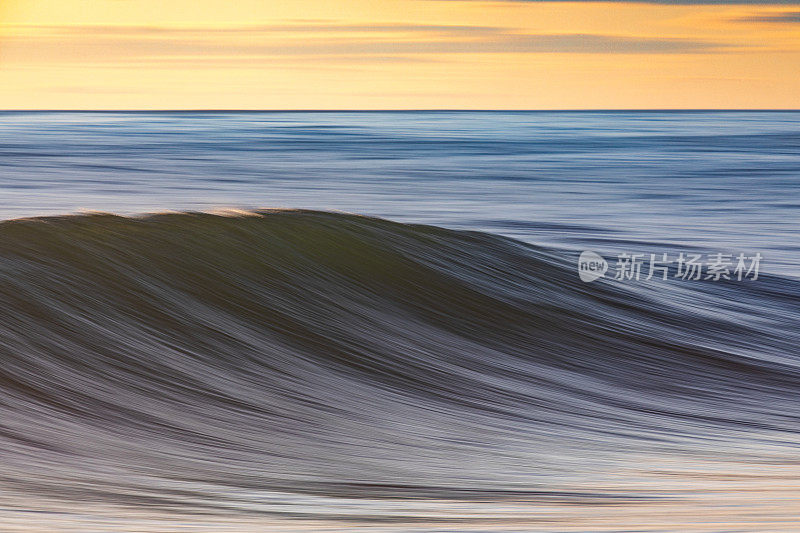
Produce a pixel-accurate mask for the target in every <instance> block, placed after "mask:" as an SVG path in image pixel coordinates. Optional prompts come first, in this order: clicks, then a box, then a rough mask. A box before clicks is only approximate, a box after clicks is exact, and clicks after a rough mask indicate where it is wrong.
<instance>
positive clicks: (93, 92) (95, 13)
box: [0, 0, 800, 109]
mask: <svg viewBox="0 0 800 533" xmlns="http://www.w3.org/2000/svg"><path fill="white" fill-rule="evenodd" d="M707 1H709V2H711V1H713V0H707ZM0 108H3V109H430V108H463V109H586V108H612V109H623V108H640V109H641V108H800V0H798V3H791V2H788V3H787V2H780V1H778V3H769V2H767V3H752V2H751V3H748V4H730V3H728V2H726V1H725V0H716V3H715V4H711V5H695V4H694V3H693V0H671V1H670V0H663V2H659V1H657V0H652V1H651V2H649V3H634V2H613V3H606V2H538V1H524V0H518V1H483V0H467V1H462V0H372V1H366V0H338V1H332V0H291V1H289V0H286V1H280V2H277V1H266V0H0Z"/></svg>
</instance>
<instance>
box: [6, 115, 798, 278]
mask: <svg viewBox="0 0 800 533" xmlns="http://www.w3.org/2000/svg"><path fill="white" fill-rule="evenodd" d="M0 198H2V200H3V201H2V205H0V218H16V217H24V216H32V215H41V214H63V213H69V212H75V211H78V210H101V211H111V212H115V213H123V214H133V213H141V212H149V211H160V210H165V209H175V210H185V209H215V208H225V207H235V208H240V207H244V208H257V207H295V208H311V209H324V210H329V209H330V210H341V211H349V212H354V213H360V214H369V215H376V216H382V217H388V218H391V219H395V220H399V221H403V222H423V223H429V224H435V225H440V226H446V227H453V228H468V229H478V230H483V231H490V232H493V233H501V234H505V235H510V236H513V237H516V238H519V239H523V240H527V241H529V242H539V243H544V244H550V245H556V246H567V247H570V248H587V247H591V248H593V249H597V250H598V251H601V252H607V253H611V254H616V253H619V252H622V251H627V250H629V249H641V250H642V251H645V252H659V251H662V250H664V251H667V250H673V249H678V248H681V249H683V248H686V247H687V246H697V247H700V248H702V249H703V250H707V251H711V252H716V251H731V252H739V251H743V252H756V251H760V252H762V253H763V255H764V256H765V258H766V261H765V264H764V268H766V269H768V270H773V271H776V272H781V273H784V274H792V275H796V274H797V265H798V263H799V262H800V240H799V239H798V230H797V223H798V220H800V112H777V111H776V112H764V111H759V112H723V111H715V112H698V111H692V112H680V111H669V112H652V111H651V112H635V111H629V112H444V111H442V112H224V113H219V112H217V113H215V112H137V113H126V112H115V113H101V112H93V113H83V112H66V113H65V112H4V113H0Z"/></svg>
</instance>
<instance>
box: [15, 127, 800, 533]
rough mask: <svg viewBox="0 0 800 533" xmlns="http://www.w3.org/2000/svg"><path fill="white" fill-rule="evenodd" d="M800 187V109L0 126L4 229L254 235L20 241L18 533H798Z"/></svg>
mask: <svg viewBox="0 0 800 533" xmlns="http://www.w3.org/2000/svg"><path fill="white" fill-rule="evenodd" d="M799 192H800V112H558V113H556V112H396V113H395V112H364V113H360V112H359V113H332V112H331V113H327V112H313V113H299V112H264V113H245V112H236V113H183V112H181V113H177V112H175V113H106V112H103V113H99V112H98V113H78V112H71V113H66V112H61V113H56V112H36V113H32V112H6V113H0V199H2V201H0V219H15V218H24V217H32V216H38V215H58V214H64V213H77V212H80V211H83V210H90V211H107V212H112V213H119V214H125V215H128V214H131V215H134V214H143V213H148V212H161V211H186V210H199V211H217V210H224V209H248V210H251V212H250V213H249V215H250V216H235V217H234V216H215V215H213V214H206V215H199V214H197V213H184V212H180V213H171V214H160V215H156V216H149V217H147V216H142V217H131V218H128V217H119V216H112V215H102V216H94V215H87V216H76V217H55V218H50V219H47V221H46V222H44V223H43V222H41V221H38V220H33V221H32V220H17V221H8V222H6V221H4V222H3V223H0V530H3V531H6V530H7V529H3V528H4V527H5V528H11V529H13V531H66V530H67V529H69V530H70V531H86V532H92V531H96V532H98V533H99V532H100V531H102V532H108V531H120V532H122V531H125V532H135V533H142V532H144V531H183V530H185V529H187V528H189V529H192V530H193V531H209V532H212V531H213V532H215V533H216V532H218V531H223V530H228V531H236V532H238V533H243V532H246V531H253V532H256V531H258V532H261V531H265V530H270V531H273V530H274V531H306V532H308V531H331V532H333V531H337V532H342V533H344V532H350V531H353V530H356V529H358V530H359V531H373V532H375V533H378V532H380V533H411V532H420V533H421V532H422V531H425V532H428V533H433V532H436V533H452V532H453V531H459V532H462V533H483V532H486V531H503V532H506V533H512V532H514V533H517V532H521V531H526V532H534V531H541V532H552V531H615V532H619V533H622V532H630V531H633V530H636V531H647V532H650V533H674V532H675V531H696V532H700V531H704V532H710V531H723V530H724V531H739V532H742V533H745V532H746V533H749V532H752V531H763V532H767V531H770V532H781V533H782V532H784V531H793V530H795V529H796V527H795V526H796V524H797V509H796V502H797V501H800V485H798V484H797V482H796V480H798V479H800V463H798V460H797V457H798V449H800V402H798V400H797V399H798V398H800V330H798V328H797V324H798V323H800V279H793V278H797V277H798V274H800V272H798V265H799V264H800V232H798V229H797V224H798V221H800V216H799V215H800V194H798V193H799ZM270 207H289V208H307V209H314V210H315V211H274V210H270V209H265V210H263V211H256V209H258V208H270ZM319 210H322V211H319ZM325 211H346V212H352V213H358V214H365V215H377V216H379V217H384V218H388V219H391V220H394V221H398V222H414V223H425V224H429V225H432V226H437V227H430V226H415V225H408V224H399V223H396V222H393V221H388V220H381V219H378V218H367V217H360V216H352V215H347V214H342V213H332V212H325ZM443 228H454V229H470V230H479V231H482V232H488V233H491V234H501V235H504V236H511V237H514V238H517V239H520V240H522V241H526V242H527V243H530V244H533V245H534V246H528V245H525V244H521V243H520V242H518V241H514V240H509V239H505V238H502V237H498V236H497V235H490V234H487V233H480V234H479V233H467V232H460V231H458V232H454V231H449V230H447V229H443ZM582 250H593V251H595V252H599V253H601V254H603V255H604V256H606V257H607V258H609V259H611V258H613V257H614V255H617V254H620V253H633V252H636V253H656V254H661V253H669V254H673V255H671V258H672V259H674V258H675V255H674V254H677V253H680V252H693V253H700V254H714V253H726V254H728V253H730V254H732V255H733V254H737V253H745V254H747V255H748V256H750V257H752V256H753V255H755V254H758V253H760V254H761V255H762V256H763V262H762V264H761V272H762V273H763V275H762V276H760V277H759V278H758V281H757V282H756V281H753V280H751V281H752V282H751V281H742V282H740V281H737V280H735V279H733V280H720V281H718V282H708V283H706V282H705V281H706V280H703V281H687V280H677V279H674V277H675V275H676V274H677V269H676V266H675V265H674V264H673V265H671V268H672V270H671V271H670V274H671V276H670V279H669V280H660V279H658V278H656V279H655V280H654V281H651V282H647V281H642V282H641V283H633V282H632V281H630V282H629V281H625V280H622V281H616V280H611V279H606V280H604V281H599V282H597V283H593V284H586V283H584V282H583V281H581V280H580V279H579V276H578V275H577V272H576V268H575V259H576V258H577V257H578V254H579V253H580V251H582ZM609 277H610V276H609ZM298 518H301V519H303V520H308V521H309V523H307V524H304V523H302V522H295V520H296V519H298Z"/></svg>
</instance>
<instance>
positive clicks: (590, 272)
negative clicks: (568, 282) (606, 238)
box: [578, 250, 608, 283]
mask: <svg viewBox="0 0 800 533" xmlns="http://www.w3.org/2000/svg"><path fill="white" fill-rule="evenodd" d="M607 270H608V263H607V262H606V260H605V259H603V256H601V255H600V254H598V253H595V252H590V251H588V250H587V251H585V252H583V253H582V254H581V256H580V257H579V258H578V275H579V276H580V277H581V281H585V282H587V283H588V282H590V281H594V280H596V279H598V278H602V277H603V276H605V275H606V271H607Z"/></svg>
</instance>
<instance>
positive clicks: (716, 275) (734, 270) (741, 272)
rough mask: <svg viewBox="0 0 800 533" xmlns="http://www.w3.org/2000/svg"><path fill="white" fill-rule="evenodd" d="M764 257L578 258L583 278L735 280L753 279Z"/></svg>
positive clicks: (587, 255)
mask: <svg viewBox="0 0 800 533" xmlns="http://www.w3.org/2000/svg"><path fill="white" fill-rule="evenodd" d="M762 259H763V256H762V255H761V253H758V252H757V253H755V254H751V255H748V254H745V253H739V254H738V255H735V254H723V253H721V252H716V253H710V254H697V253H684V252H680V253H679V254H677V255H672V256H670V255H669V254H668V253H666V252H662V253H658V254H653V253H651V254H644V253H627V252H623V253H620V254H618V255H617V257H616V258H615V262H614V264H613V265H609V263H608V261H606V260H605V259H604V258H603V256H601V255H600V254H598V253H596V252H592V251H589V250H587V251H585V252H583V253H581V255H580V257H579V258H578V275H579V276H580V278H581V280H582V281H586V282H589V281H594V280H596V279H599V278H603V277H606V273H607V272H608V274H609V277H611V278H613V279H616V280H621V281H626V280H636V281H638V280H642V279H643V280H650V279H654V278H655V279H662V280H668V279H682V280H707V281H719V280H735V281H743V280H750V281H754V280H756V279H758V269H759V267H760V265H761V260H762Z"/></svg>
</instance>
